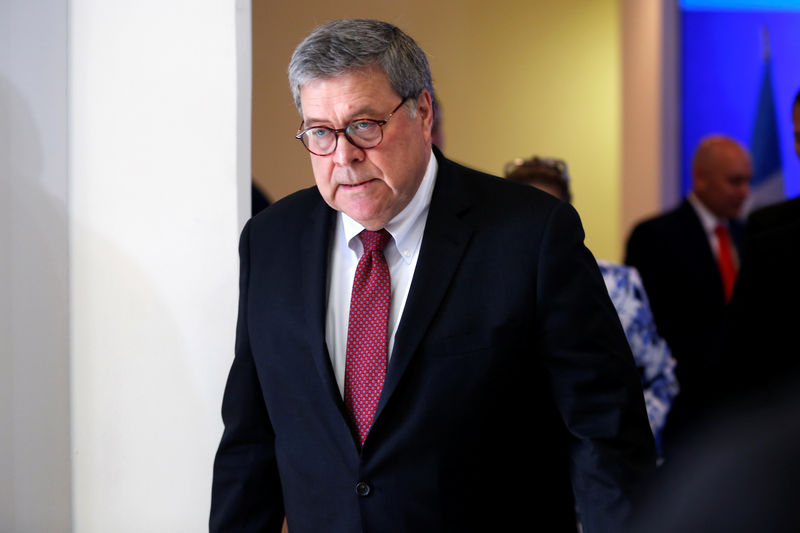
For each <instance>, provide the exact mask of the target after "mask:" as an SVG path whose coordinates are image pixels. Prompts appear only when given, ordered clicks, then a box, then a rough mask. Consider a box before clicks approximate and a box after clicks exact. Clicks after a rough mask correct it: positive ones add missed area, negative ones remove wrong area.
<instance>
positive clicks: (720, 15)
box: [681, 9, 800, 198]
mask: <svg viewBox="0 0 800 533" xmlns="http://www.w3.org/2000/svg"><path fill="white" fill-rule="evenodd" d="M681 17H682V39H683V47H682V74H681V75H682V79H681V83H682V100H683V101H682V108H683V109H682V126H681V130H682V131H681V152H682V155H681V160H682V166H681V168H682V181H681V192H682V193H684V194H685V193H686V192H688V191H689V189H690V188H691V159H692V154H693V152H694V149H695V147H696V146H697V143H698V142H699V140H700V139H701V138H702V137H704V136H705V135H708V134H711V133H723V134H726V135H730V136H732V137H734V138H736V139H738V140H739V141H741V142H742V143H743V144H744V145H745V146H747V147H748V148H750V147H751V139H752V136H753V128H754V125H755V120H756V112H757V108H758V97H759V89H760V87H761V79H762V74H763V71H764V68H765V63H764V30H765V29H766V31H767V33H768V36H769V45H770V46H769V48H770V58H771V63H772V65H771V69H772V85H773V88H774V91H775V93H774V98H775V107H776V122H777V127H778V140H779V144H780V153H781V160H782V166H783V174H784V183H785V188H786V196H787V197H789V198H790V197H794V196H797V195H799V194H800V162H798V159H797V156H796V155H795V153H794V141H793V138H794V137H793V130H792V117H791V107H792V100H793V99H794V95H795V93H796V92H797V91H798V90H800V12H797V11H791V12H788V11H787V12H780V11H763V12H756V11H730V10H726V11H698V10H686V9H684V10H683V11H682V13H681Z"/></svg>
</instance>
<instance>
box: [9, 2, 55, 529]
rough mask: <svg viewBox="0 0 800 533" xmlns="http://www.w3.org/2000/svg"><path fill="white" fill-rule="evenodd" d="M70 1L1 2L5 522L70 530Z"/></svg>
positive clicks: (15, 526) (13, 525) (16, 526)
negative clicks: (68, 81)
mask: <svg viewBox="0 0 800 533" xmlns="http://www.w3.org/2000/svg"><path fill="white" fill-rule="evenodd" d="M66 48H67V0H39V1H36V2H30V1H29V0H3V1H2V2H0V530H2V531H9V532H17V531H19V532H26V533H27V532H31V533H39V532H41V533H45V532H47V533H51V532H52V533H57V532H66V531H69V530H70V457H69V449H70V448H69V416H70V415H69V340H68V324H69V315H68V307H69V306H68V299H67V298H68V270H67V268H68V232H67V92H66V86H67V53H66Z"/></svg>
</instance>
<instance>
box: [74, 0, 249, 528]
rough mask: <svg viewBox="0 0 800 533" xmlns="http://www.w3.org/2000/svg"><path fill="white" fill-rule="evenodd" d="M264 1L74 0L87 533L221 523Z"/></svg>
mask: <svg viewBox="0 0 800 533" xmlns="http://www.w3.org/2000/svg"><path fill="white" fill-rule="evenodd" d="M249 13H250V6H249V2H245V1H240V2H236V1H235V0H193V1H191V2H190V1H177V0H138V1H136V2H130V1H129V0H72V1H71V2H70V49H69V59H70V86H69V89H70V91H69V94H70V99H69V103H70V106H69V109H70V130H69V131H70V166H69V168H70V191H69V192H70V289H71V299H70V313H71V363H72V373H71V397H72V466H73V470H72V495H73V526H74V531H76V532H80V533H106V532H109V531H114V532H115V533H124V532H129V531H130V532H137V533H138V532H142V531H152V532H175V531H202V530H204V529H206V528H207V525H206V524H207V519H208V504H209V499H210V486H211V467H212V461H213V455H214V451H215V448H216V445H217V442H218V439H219V436H220V433H221V420H220V417H219V410H220V401H221V397H222V389H223V385H224V381H225V377H226V373H227V370H228V368H229V366H230V362H231V360H232V354H233V339H234V328H235V318H236V317H235V315H236V298H237V276H238V259H237V254H236V245H237V238H238V233H239V230H240V228H241V225H242V221H243V220H244V219H245V218H246V217H247V214H248V213H246V212H243V211H244V210H245V208H247V209H249V205H248V203H247V202H246V198H247V195H248V194H249V192H245V193H241V192H240V191H241V190H242V189H243V188H244V189H245V190H246V191H249V181H250V171H249V164H248V163H247V161H248V159H247V157H245V156H244V155H243V154H249V86H250V84H249V80H246V81H244V83H242V80H240V79H239V76H240V73H239V71H238V67H237V65H238V63H237V62H239V61H241V62H242V65H249V62H250V52H249V43H245V40H243V39H240V38H239V37H238V36H237V26H238V27H240V28H241V27H246V26H247V24H248V23H249ZM247 35H249V30H248V31H247ZM245 44H246V45H247V46H245ZM242 72H243V73H244V74H243V75H244V76H247V75H248V74H247V73H248V72H249V67H246V68H245V69H244V70H243V71H242ZM240 86H241V87H242V93H239V91H238V87H240Z"/></svg>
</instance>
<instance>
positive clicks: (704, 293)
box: [625, 135, 752, 460]
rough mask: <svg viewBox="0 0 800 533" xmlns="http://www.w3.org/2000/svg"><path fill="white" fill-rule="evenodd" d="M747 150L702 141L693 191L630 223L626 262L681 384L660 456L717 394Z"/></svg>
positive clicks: (687, 432)
mask: <svg viewBox="0 0 800 533" xmlns="http://www.w3.org/2000/svg"><path fill="white" fill-rule="evenodd" d="M751 176H752V165H751V162H750V155H749V154H748V152H747V150H746V149H745V148H744V147H743V146H742V145H741V144H740V143H739V142H737V141H736V140H734V139H732V138H730V137H725V136H722V135H713V136H708V137H706V138H704V139H703V140H702V141H701V142H700V143H699V145H698V147H697V149H696V151H695V154H694V158H693V162H692V190H691V192H690V193H689V195H688V196H687V197H686V198H685V199H684V200H683V202H682V203H681V204H680V205H679V206H678V207H677V208H675V209H673V210H671V211H669V212H667V213H664V214H662V215H659V216H656V217H654V218H651V219H648V220H645V221H643V222H640V223H639V224H637V225H636V226H635V227H634V229H633V231H632V233H631V235H630V237H629V238H628V242H627V247H626V256H625V263H626V264H628V265H630V266H633V267H635V268H636V269H637V270H638V271H639V274H640V275H641V277H642V282H643V284H644V288H645V290H646V291H647V296H648V297H649V299H650V305H651V308H652V310H653V316H654V318H655V322H656V327H657V328H658V332H659V334H660V335H661V336H662V337H664V339H665V340H666V341H667V344H668V345H669V347H670V349H671V350H672V355H673V357H674V358H675V360H676V362H677V366H676V370H675V372H676V375H677V378H678V382H679V383H680V386H681V391H680V394H678V396H677V397H676V398H675V402H674V404H673V407H672V411H671V413H670V416H669V423H668V424H667V425H666V426H665V428H664V433H663V436H662V437H663V438H662V443H663V450H664V455H665V458H666V459H667V460H669V457H670V455H671V454H672V453H673V452H674V451H675V450H677V449H678V448H680V447H681V446H683V444H684V442H685V441H686V440H687V439H691V438H692V436H693V433H694V431H695V429H696V428H695V425H696V422H697V420H698V419H699V417H700V416H701V415H702V414H703V411H704V410H705V409H706V408H707V406H708V405H709V404H710V403H711V402H713V401H714V398H715V395H716V394H717V391H716V386H717V383H718V372H719V371H720V370H721V369H720V368H719V367H718V366H717V364H716V360H715V357H714V354H715V353H716V350H717V349H718V347H719V341H720V338H721V333H722V325H723V320H724V316H725V308H726V305H727V303H728V301H729V300H730V297H731V295H732V293H733V286H734V284H735V281H736V276H737V272H738V270H739V263H740V259H741V256H742V253H743V241H744V238H743V237H744V224H743V223H742V222H741V221H740V220H738V217H739V215H740V212H741V209H742V206H743V204H744V202H745V200H746V198H747V196H748V194H749V190H750V189H749V187H750V178H751Z"/></svg>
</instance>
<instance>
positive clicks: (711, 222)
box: [686, 193, 739, 268]
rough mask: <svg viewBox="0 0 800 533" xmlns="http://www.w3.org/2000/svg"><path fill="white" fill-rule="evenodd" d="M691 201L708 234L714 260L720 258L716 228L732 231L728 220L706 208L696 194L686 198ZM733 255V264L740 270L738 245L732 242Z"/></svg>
mask: <svg viewBox="0 0 800 533" xmlns="http://www.w3.org/2000/svg"><path fill="white" fill-rule="evenodd" d="M686 199H687V200H689V203H690V204H691V205H692V207H693V208H694V210H695V212H696V213H697V216H698V217H700V223H701V224H702V225H703V229H704V230H705V232H706V239H708V244H709V245H710V246H711V251H712V252H713V253H714V258H715V259H716V258H717V257H719V237H717V232H716V231H715V230H714V228H716V227H717V225H718V224H719V225H722V226H725V229H730V227H729V225H728V219H726V218H719V217H718V216H716V215H715V214H714V213H712V212H711V210H710V209H709V208H708V207H706V206H705V204H704V203H703V202H701V201H700V198H698V197H697V196H696V195H695V194H694V193H689V195H688V196H687V197H686ZM731 253H732V254H733V263H734V265H736V267H737V268H738V266H739V252H738V250H737V249H736V245H735V244H734V243H733V240H731Z"/></svg>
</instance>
